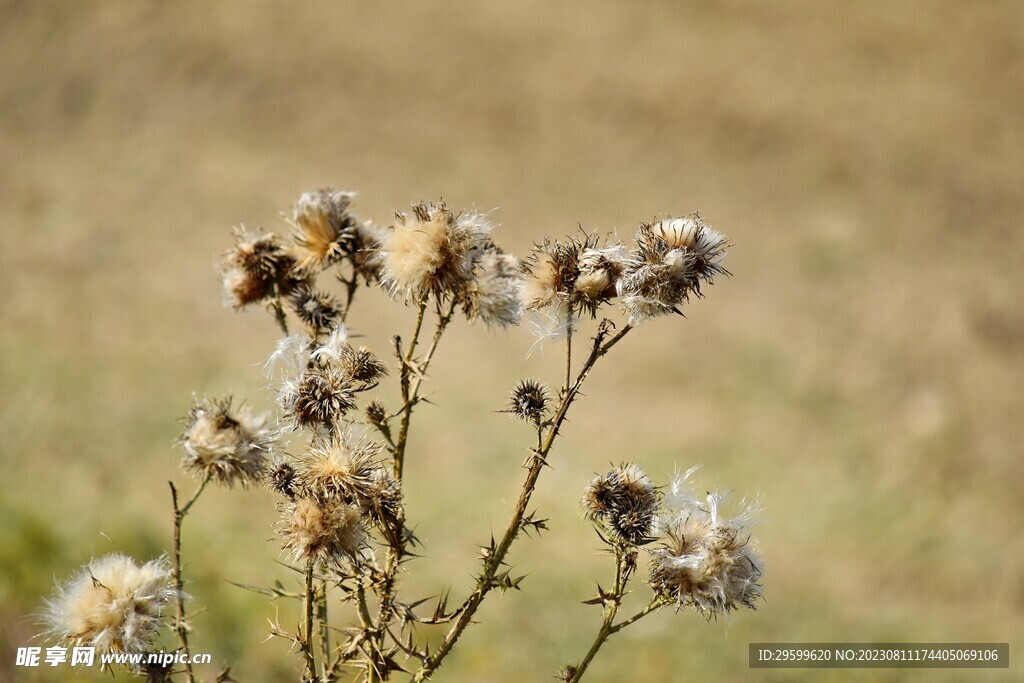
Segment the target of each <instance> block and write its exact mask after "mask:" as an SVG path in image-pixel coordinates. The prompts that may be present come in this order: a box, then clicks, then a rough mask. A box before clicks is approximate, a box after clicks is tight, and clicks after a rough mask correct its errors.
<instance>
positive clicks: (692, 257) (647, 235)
mask: <svg viewBox="0 0 1024 683" xmlns="http://www.w3.org/2000/svg"><path fill="white" fill-rule="evenodd" d="M636 242H637V248H636V250H635V251H634V252H633V253H632V254H631V256H630V260H629V262H628V264H627V267H626V269H625V271H624V273H623V275H622V277H621V278H620V279H619V282H618V287H617V288H618V293H619V297H621V299H622V304H623V307H624V308H625V310H626V313H627V314H628V315H629V323H630V324H631V325H637V324H639V323H640V322H642V321H644V320H646V319H648V318H653V317H655V316H658V315H663V314H665V313H671V312H676V313H678V312H679V306H680V305H682V304H683V303H684V302H685V301H688V300H689V297H690V294H691V293H693V294H696V295H697V296H700V295H701V289H700V286H701V282H705V283H708V284H710V283H712V282H713V281H714V276H715V275H718V274H728V271H726V270H725V268H724V267H722V259H723V258H724V257H725V250H726V248H727V247H728V242H727V241H726V239H725V237H724V236H723V235H722V234H721V233H718V232H716V231H715V230H712V229H711V228H709V227H708V226H707V225H705V224H704V223H703V221H702V220H701V219H700V218H699V217H698V216H693V217H688V218H677V219H671V220H666V221H661V222H659V223H654V224H643V225H641V226H640V229H639V231H638V232H637V237H636Z"/></svg>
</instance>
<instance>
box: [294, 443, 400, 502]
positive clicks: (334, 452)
mask: <svg viewBox="0 0 1024 683" xmlns="http://www.w3.org/2000/svg"><path fill="white" fill-rule="evenodd" d="M380 452H381V448H380V446H378V445H377V444H375V443H373V442H360V441H356V440H354V439H353V438H352V436H351V434H347V433H345V434H340V435H338V438H336V439H333V440H332V441H330V442H324V443H318V444H315V445H314V446H313V447H312V448H310V450H309V451H308V452H307V453H306V454H305V455H303V456H302V457H301V458H299V460H298V467H297V469H298V480H297V483H298V487H299V489H300V490H301V492H302V495H304V496H307V497H310V498H316V499H317V500H339V501H341V502H344V503H350V504H359V503H360V501H361V500H362V498H364V497H365V496H366V495H367V494H366V492H367V491H368V490H370V489H372V488H373V487H374V481H375V480H374V476H375V474H374V472H375V471H376V470H377V468H378V465H377V459H378V457H379V456H380Z"/></svg>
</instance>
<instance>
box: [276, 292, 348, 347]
mask: <svg viewBox="0 0 1024 683" xmlns="http://www.w3.org/2000/svg"><path fill="white" fill-rule="evenodd" d="M288 302H289V303H290V304H291V308H292V311H294V312H295V315H296V316H298V318H299V320H301V321H302V323H303V324H304V325H305V326H306V328H307V329H308V330H309V331H310V334H312V335H313V336H314V337H316V336H318V335H320V334H324V333H326V332H328V331H330V330H331V329H332V328H334V327H335V326H336V325H338V324H339V321H340V320H341V307H340V306H339V305H338V303H337V302H336V301H335V300H334V297H332V296H331V295H329V294H324V293H322V292H317V291H315V290H313V289H312V288H311V287H308V286H300V287H297V288H295V290H294V291H292V293H291V294H290V295H289V297H288Z"/></svg>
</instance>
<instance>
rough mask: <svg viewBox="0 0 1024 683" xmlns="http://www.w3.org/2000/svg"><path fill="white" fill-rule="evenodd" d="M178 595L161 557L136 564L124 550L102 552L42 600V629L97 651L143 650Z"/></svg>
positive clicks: (70, 642) (122, 651)
mask: <svg viewBox="0 0 1024 683" xmlns="http://www.w3.org/2000/svg"><path fill="white" fill-rule="evenodd" d="M177 596H178V591H177V590H176V589H175V588H174V586H173V583H172V576H171V569H170V567H169V565H168V563H167V561H166V560H164V559H158V560H151V561H149V562H146V563H145V564H142V565H139V564H137V563H136V562H135V560H133V559H132V558H130V557H128V556H126V555H121V554H116V553H115V554H111V555H106V556H104V557H100V558H97V559H94V560H92V561H91V562H89V564H88V565H86V566H85V567H83V568H82V569H81V570H80V571H79V572H78V573H77V574H76V575H75V576H74V577H72V578H71V580H70V581H68V582H67V583H65V584H62V585H60V586H58V588H57V592H56V595H55V597H54V598H52V599H51V600H48V601H47V603H46V613H45V617H44V618H45V623H46V626H47V633H48V634H49V635H50V636H53V637H56V638H57V639H59V640H60V641H61V642H63V643H67V644H69V645H72V646H84V647H95V648H96V649H97V651H99V652H100V653H101V654H105V653H142V652H146V651H147V650H148V649H149V648H150V646H151V645H152V644H153V640H154V637H155V636H156V634H157V632H158V630H159V628H160V626H161V625H162V624H163V623H164V620H163V616H162V614H163V610H164V608H165V607H167V606H168V605H170V604H171V602H172V601H173V600H174V599H175V598H176V597H177Z"/></svg>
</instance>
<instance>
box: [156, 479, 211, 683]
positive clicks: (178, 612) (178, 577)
mask: <svg viewBox="0 0 1024 683" xmlns="http://www.w3.org/2000/svg"><path fill="white" fill-rule="evenodd" d="M167 483H168V485H170V487H171V503H172V504H173V505H174V559H173V562H174V588H175V589H176V595H175V599H174V630H175V631H176V632H177V634H178V642H180V643H181V649H182V651H183V652H184V653H185V656H186V660H185V677H186V678H187V679H188V681H189V683H195V674H194V673H193V672H192V654H191V652H190V650H189V647H188V626H187V624H186V622H185V593H184V589H185V582H184V580H183V579H182V573H181V523H182V522H183V521H184V520H185V515H187V514H188V511H189V510H190V509H191V508H192V506H193V505H194V504H195V502H196V501H197V500H199V496H200V494H202V492H203V489H205V488H206V485H207V484H209V483H210V475H206V477H205V478H204V479H203V481H202V483H201V484H199V487H198V488H197V489H196V492H195V493H194V494H192V498H190V499H189V501H188V502H187V503H185V505H184V506H183V507H179V506H178V489H177V488H175V486H174V482H167Z"/></svg>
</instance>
